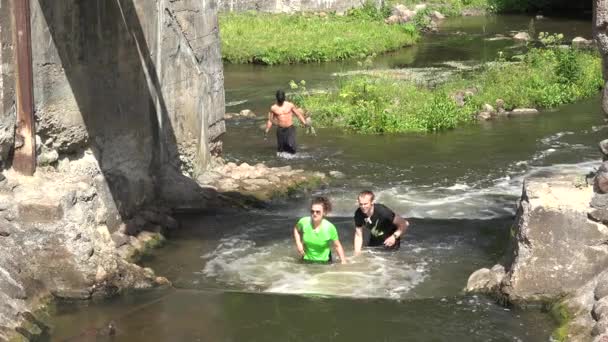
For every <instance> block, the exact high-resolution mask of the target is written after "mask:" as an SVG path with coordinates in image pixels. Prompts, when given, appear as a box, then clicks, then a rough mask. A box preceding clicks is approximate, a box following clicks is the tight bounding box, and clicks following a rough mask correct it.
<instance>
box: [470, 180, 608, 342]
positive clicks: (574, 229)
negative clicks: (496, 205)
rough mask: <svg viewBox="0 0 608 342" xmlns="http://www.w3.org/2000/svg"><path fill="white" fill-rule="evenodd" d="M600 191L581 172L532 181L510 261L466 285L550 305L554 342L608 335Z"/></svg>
mask: <svg viewBox="0 0 608 342" xmlns="http://www.w3.org/2000/svg"><path fill="white" fill-rule="evenodd" d="M595 179H596V180H597V179H598V177H596V178H595ZM602 196H605V195H601V196H599V197H598V194H597V193H594V187H593V186H592V185H591V184H588V183H587V181H586V179H585V177H584V176H583V175H571V174H559V175H546V176H544V177H537V178H530V179H527V180H526V181H525V184H524V186H523V191H522V197H521V199H520V201H519V205H518V211H517V218H516V219H515V222H514V225H513V227H512V229H511V237H512V244H511V245H512V248H511V250H510V251H509V252H508V253H507V255H506V260H505V262H504V263H503V264H501V265H495V266H494V267H492V269H487V268H484V269H480V270H478V271H476V272H475V273H473V274H472V275H471V276H470V277H469V281H468V284H467V286H466V289H465V290H466V291H471V292H485V293H490V294H492V295H495V296H497V297H498V298H500V299H502V300H504V301H505V302H508V303H511V304H516V305H524V306H525V305H528V304H530V303H542V304H543V305H547V306H549V307H551V312H552V313H553V314H554V316H556V318H558V320H560V324H561V326H560V328H559V329H557V330H556V332H555V334H554V337H555V338H556V339H557V340H560V341H561V340H568V341H590V340H592V339H593V340H594V341H603V340H602V338H604V339H606V338H608V329H607V327H608V323H607V322H608V315H606V307H608V306H606V303H608V302H607V301H606V300H607V299H606V298H608V296H607V295H608V291H607V290H606V288H608V277H607V276H606V274H605V273H606V272H605V270H606V269H607V268H608V246H607V245H606V241H608V227H607V226H606V223H608V220H606V219H604V216H602V215H603V213H604V211H605V210H606V208H607V206H606V205H605V202H606V201H605V200H602V199H603V197H602Z"/></svg>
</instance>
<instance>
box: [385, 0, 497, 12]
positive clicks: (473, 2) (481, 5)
mask: <svg viewBox="0 0 608 342" xmlns="http://www.w3.org/2000/svg"><path fill="white" fill-rule="evenodd" d="M493 1H494V0H389V4H390V5H394V4H404V5H405V6H406V7H408V8H412V9H413V8H414V6H415V5H417V4H426V5H427V7H428V8H429V9H431V10H437V11H439V12H441V13H442V14H444V15H447V16H459V15H461V13H462V11H463V10H465V9H481V10H488V11H492V10H493V8H494V7H493V6H494V5H493Z"/></svg>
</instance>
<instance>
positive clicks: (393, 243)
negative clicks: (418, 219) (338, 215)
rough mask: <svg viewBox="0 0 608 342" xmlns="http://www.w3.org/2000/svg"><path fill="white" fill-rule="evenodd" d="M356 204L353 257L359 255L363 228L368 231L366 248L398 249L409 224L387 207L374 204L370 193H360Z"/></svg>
mask: <svg viewBox="0 0 608 342" xmlns="http://www.w3.org/2000/svg"><path fill="white" fill-rule="evenodd" d="M358 202H359V209H357V211H355V255H358V254H360V253H361V246H362V245H363V227H366V228H367V229H369V230H370V238H369V243H368V246H385V247H386V248H387V249H393V250H396V249H398V248H399V245H400V242H401V240H400V239H401V236H402V235H403V234H404V233H405V231H406V229H407V228H408V227H409V225H410V224H409V222H408V221H406V220H405V219H404V218H403V217H401V216H400V215H397V214H395V213H394V212H393V211H392V210H391V209H389V208H388V207H387V206H385V205H382V204H380V203H375V202H374V193H373V192H371V191H368V190H366V191H361V193H359V198H358Z"/></svg>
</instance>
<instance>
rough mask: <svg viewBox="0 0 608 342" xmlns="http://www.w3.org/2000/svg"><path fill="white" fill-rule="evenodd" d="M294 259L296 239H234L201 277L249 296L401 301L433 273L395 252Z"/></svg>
mask: <svg viewBox="0 0 608 342" xmlns="http://www.w3.org/2000/svg"><path fill="white" fill-rule="evenodd" d="M408 249H409V247H408ZM419 249H420V247H419ZM295 254H296V253H295V247H294V246H293V243H292V241H291V240H285V241H282V242H279V243H274V244H270V245H264V246H259V245H257V244H256V243H255V242H253V241H252V240H249V239H247V238H246V237H245V236H239V237H234V236H233V237H230V238H226V239H223V240H222V241H220V244H219V245H218V247H217V248H216V249H215V250H214V251H213V252H211V253H209V254H207V255H204V256H203V258H204V259H206V260H207V263H206V265H205V268H204V269H203V271H202V275H203V276H205V277H210V278H213V279H215V280H216V281H218V282H219V283H224V284H226V285H228V286H232V287H236V288H238V289H245V290H249V291H264V292H272V293H289V294H309V295H322V296H323V295H326V296H344V297H358V298H394V299H399V298H402V297H403V296H404V295H405V294H407V293H408V292H409V291H410V290H411V289H412V288H413V287H415V286H416V285H418V284H419V283H421V282H422V281H423V280H424V279H425V278H426V276H427V273H428V268H429V265H428V264H427V262H425V261H417V262H415V263H413V264H408V263H407V262H406V261H404V260H400V258H399V257H398V256H397V255H395V253H387V252H382V251H374V250H366V251H364V252H363V253H362V255H361V256H359V257H357V258H350V259H349V264H346V265H341V264H337V263H334V264H331V265H310V264H303V263H301V262H299V261H298V260H297V257H296V255H295Z"/></svg>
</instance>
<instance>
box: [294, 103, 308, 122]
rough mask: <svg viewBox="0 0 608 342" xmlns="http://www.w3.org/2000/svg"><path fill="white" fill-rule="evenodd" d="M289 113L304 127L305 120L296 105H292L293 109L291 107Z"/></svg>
mask: <svg viewBox="0 0 608 342" xmlns="http://www.w3.org/2000/svg"><path fill="white" fill-rule="evenodd" d="M291 111H292V112H293V113H294V114H295V115H296V116H297V117H298V119H299V120H300V122H301V123H302V125H303V126H304V127H306V126H307V124H306V119H305V118H304V114H302V110H301V109H300V108H298V107H296V105H293V107H291Z"/></svg>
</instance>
